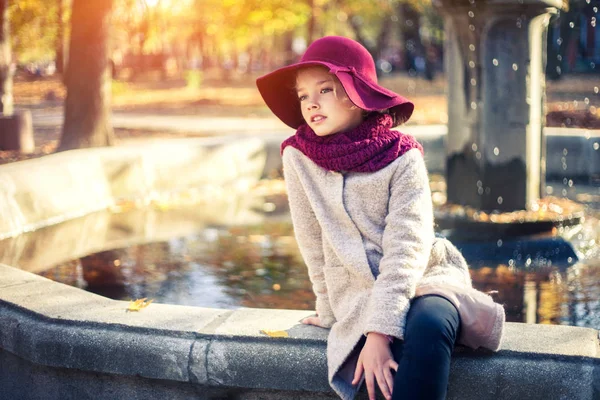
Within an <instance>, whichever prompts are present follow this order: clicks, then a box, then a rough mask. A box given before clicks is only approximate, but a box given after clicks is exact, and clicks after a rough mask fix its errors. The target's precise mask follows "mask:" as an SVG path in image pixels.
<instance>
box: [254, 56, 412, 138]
mask: <svg viewBox="0 0 600 400" xmlns="http://www.w3.org/2000/svg"><path fill="white" fill-rule="evenodd" d="M313 66H322V67H325V68H327V69H328V70H329V71H330V72H331V71H332V70H334V71H336V70H337V72H335V73H334V75H335V76H336V77H337V78H338V79H339V81H340V83H341V84H342V87H343V88H344V90H345V91H346V94H347V95H348V98H349V99H350V101H351V102H352V103H353V104H354V105H356V106H357V107H359V108H361V109H363V110H366V111H381V110H389V112H390V114H392V115H393V116H394V121H396V123H395V124H396V125H399V124H401V123H403V122H406V121H407V120H408V119H409V118H410V116H411V115H412V113H413V110H414V104H413V103H412V102H411V101H410V100H408V99H406V98H404V97H402V96H400V95H399V94H397V93H395V92H392V91H391V90H388V89H386V88H384V87H382V86H379V85H377V84H374V83H371V82H368V81H367V80H364V79H361V78H360V77H358V76H356V75H355V74H353V73H351V72H344V71H339V70H338V69H337V68H335V65H333V64H330V63H327V62H323V61H305V62H299V63H296V64H293V65H289V66H287V67H283V68H280V69H277V70H275V71H273V72H271V73H269V74H267V75H264V76H262V77H260V78H258V79H257V80H256V86H257V87H258V91H259V92H260V94H261V96H262V98H263V100H264V101H265V103H266V104H267V106H268V107H269V109H271V111H272V112H273V114H275V115H276V116H277V117H278V118H279V119H280V120H281V121H283V123H285V124H286V125H288V126H289V127H291V128H294V129H298V127H299V126H300V125H302V124H304V122H305V121H304V118H303V117H302V112H301V110H300V102H299V100H298V94H297V93H296V89H295V83H296V74H297V72H298V70H299V69H301V68H306V67H313Z"/></svg>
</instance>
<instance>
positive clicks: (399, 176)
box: [363, 150, 434, 339]
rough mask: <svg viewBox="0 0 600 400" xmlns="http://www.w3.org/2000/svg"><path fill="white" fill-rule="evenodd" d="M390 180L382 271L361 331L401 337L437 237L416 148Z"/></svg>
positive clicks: (374, 287)
mask: <svg viewBox="0 0 600 400" xmlns="http://www.w3.org/2000/svg"><path fill="white" fill-rule="evenodd" d="M402 158H404V159H405V160H403V161H404V162H400V163H398V168H397V170H396V171H395V172H394V175H393V176H392V179H391V182H390V198H389V203H388V214H387V216H386V218H385V228H384V231H383V239H382V249H383V256H382V258H381V261H380V263H379V275H378V276H377V278H376V280H375V284H374V286H373V289H372V293H371V296H370V297H369V301H368V303H367V310H366V314H365V315H366V316H367V320H366V324H365V327H364V330H363V332H364V333H365V334H366V333H368V332H379V333H383V334H386V335H391V336H394V337H397V338H400V339H402V338H403V332H404V324H405V322H406V315H407V313H408V308H409V305H410V299H411V298H412V297H414V295H415V290H416V285H417V282H418V281H419V280H420V279H421V277H422V276H423V272H424V271H425V268H426V266H427V262H428V259H429V254H430V252H431V246H432V245H433V240H434V230H433V205H432V201H431V192H430V189H429V180H428V177H427V170H426V168H425V161H424V160H423V157H422V155H421V154H420V152H418V151H417V150H411V151H409V152H408V153H406V154H404V155H403V156H402Z"/></svg>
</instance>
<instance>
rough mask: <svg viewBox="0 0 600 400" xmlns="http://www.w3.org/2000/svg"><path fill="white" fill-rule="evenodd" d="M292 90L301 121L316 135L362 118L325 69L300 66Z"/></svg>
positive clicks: (352, 124) (345, 127)
mask: <svg viewBox="0 0 600 400" xmlns="http://www.w3.org/2000/svg"><path fill="white" fill-rule="evenodd" d="M296 90H297V92H298V100H300V108H301V110H302V116H303V117H304V120H305V121H306V123H307V124H308V126H310V127H311V128H312V130H313V131H314V132H315V133H316V134H317V135H318V136H327V135H332V134H334V133H338V132H343V131H347V130H350V129H352V128H355V127H357V126H358V125H359V124H360V123H361V122H362V120H363V113H362V110H361V109H360V108H358V107H356V106H355V105H354V104H352V102H351V101H350V99H349V98H348V96H347V95H346V92H345V91H344V88H343V87H342V84H341V83H340V81H339V80H338V79H337V77H335V76H334V75H332V74H330V73H329V71H327V69H326V68H323V67H310V68H305V69H301V70H300V71H299V72H298V75H297V77H296Z"/></svg>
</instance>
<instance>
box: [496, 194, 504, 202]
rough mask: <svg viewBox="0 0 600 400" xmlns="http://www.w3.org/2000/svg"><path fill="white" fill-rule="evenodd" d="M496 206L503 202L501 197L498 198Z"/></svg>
mask: <svg viewBox="0 0 600 400" xmlns="http://www.w3.org/2000/svg"><path fill="white" fill-rule="evenodd" d="M497 201H498V204H502V203H503V202H504V199H503V198H502V196H498V200H497Z"/></svg>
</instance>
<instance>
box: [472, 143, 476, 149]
mask: <svg viewBox="0 0 600 400" xmlns="http://www.w3.org/2000/svg"><path fill="white" fill-rule="evenodd" d="M471 150H473V151H477V143H473V144H472V145H471Z"/></svg>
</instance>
